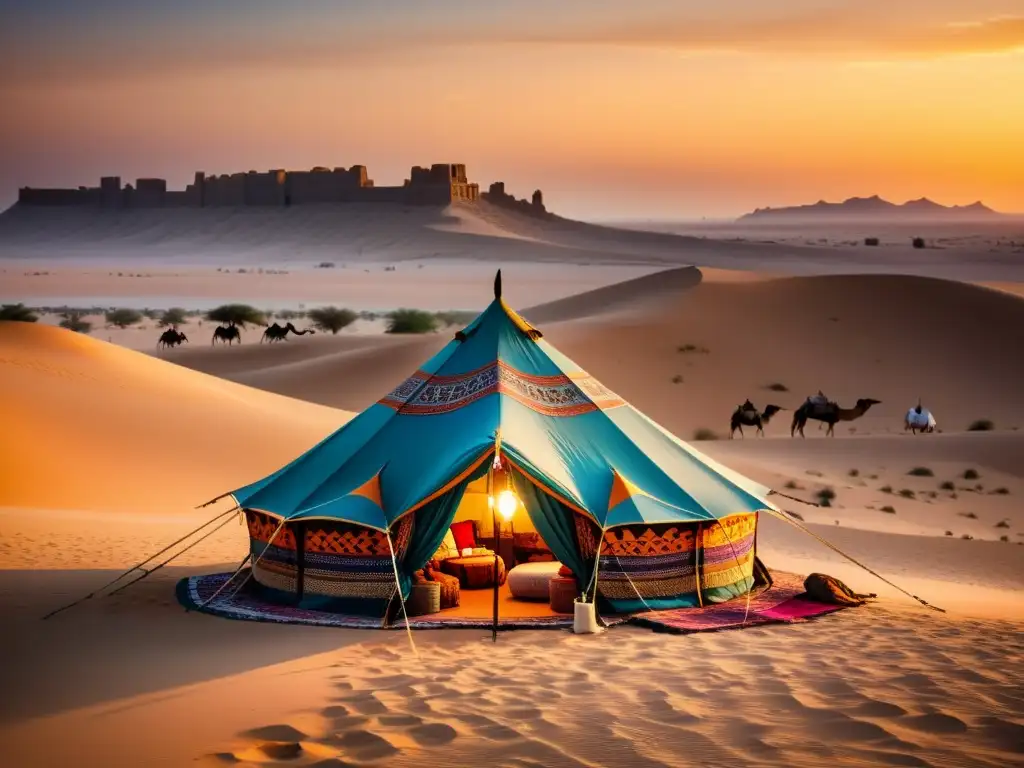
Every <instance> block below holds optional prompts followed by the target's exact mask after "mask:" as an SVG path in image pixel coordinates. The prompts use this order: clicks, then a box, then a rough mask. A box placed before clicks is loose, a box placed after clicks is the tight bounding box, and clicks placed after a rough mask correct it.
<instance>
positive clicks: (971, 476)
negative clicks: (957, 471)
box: [961, 469, 981, 480]
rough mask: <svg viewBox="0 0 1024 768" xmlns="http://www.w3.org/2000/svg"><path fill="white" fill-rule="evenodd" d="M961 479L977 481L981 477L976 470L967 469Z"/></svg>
mask: <svg viewBox="0 0 1024 768" xmlns="http://www.w3.org/2000/svg"><path fill="white" fill-rule="evenodd" d="M961 477H963V479H964V480H977V479H978V478H979V477H981V475H979V474H978V470H976V469H965V470H964V473H963V475H961Z"/></svg>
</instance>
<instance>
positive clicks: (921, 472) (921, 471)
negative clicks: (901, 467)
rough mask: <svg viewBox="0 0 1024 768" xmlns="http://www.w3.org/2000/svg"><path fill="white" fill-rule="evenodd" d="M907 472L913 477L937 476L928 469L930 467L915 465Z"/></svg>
mask: <svg viewBox="0 0 1024 768" xmlns="http://www.w3.org/2000/svg"><path fill="white" fill-rule="evenodd" d="M907 474H908V475H912V476H913V477H935V473H934V472H932V471H931V470H930V469H928V467H914V468H913V469H912V470H910V471H909V472H907Z"/></svg>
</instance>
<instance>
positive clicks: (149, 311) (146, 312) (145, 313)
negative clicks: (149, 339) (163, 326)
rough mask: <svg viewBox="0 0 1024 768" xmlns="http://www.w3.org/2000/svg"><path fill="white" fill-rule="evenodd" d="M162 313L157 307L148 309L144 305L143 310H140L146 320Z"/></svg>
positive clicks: (154, 318) (157, 316)
mask: <svg viewBox="0 0 1024 768" xmlns="http://www.w3.org/2000/svg"><path fill="white" fill-rule="evenodd" d="M162 314H163V313H162V312H161V311H160V310H159V309H150V308H149V307H146V308H145V309H144V310H142V316H143V317H144V318H146V319H147V320H156V319H158V318H159V317H160V316H161V315H162Z"/></svg>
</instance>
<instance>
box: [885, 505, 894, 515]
mask: <svg viewBox="0 0 1024 768" xmlns="http://www.w3.org/2000/svg"><path fill="white" fill-rule="evenodd" d="M882 511H883V512H888V513H889V514H890V515H895V514H896V508H895V507H893V506H892V505H890V504H886V505H885V506H884V507H882Z"/></svg>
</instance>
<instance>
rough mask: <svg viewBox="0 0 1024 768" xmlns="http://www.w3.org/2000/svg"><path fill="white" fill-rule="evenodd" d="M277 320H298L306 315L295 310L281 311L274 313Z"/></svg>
mask: <svg viewBox="0 0 1024 768" xmlns="http://www.w3.org/2000/svg"><path fill="white" fill-rule="evenodd" d="M274 316H275V317H276V318H278V319H279V320H299V319H301V318H303V317H305V316H306V313H305V312H303V311H301V310H297V309H282V310H280V311H278V312H275V313H274Z"/></svg>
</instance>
